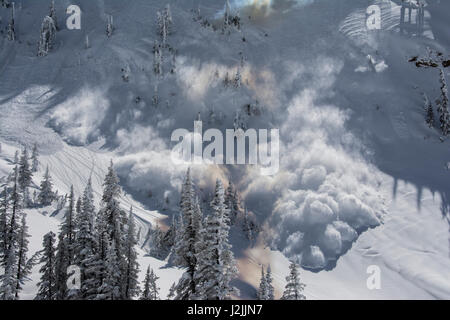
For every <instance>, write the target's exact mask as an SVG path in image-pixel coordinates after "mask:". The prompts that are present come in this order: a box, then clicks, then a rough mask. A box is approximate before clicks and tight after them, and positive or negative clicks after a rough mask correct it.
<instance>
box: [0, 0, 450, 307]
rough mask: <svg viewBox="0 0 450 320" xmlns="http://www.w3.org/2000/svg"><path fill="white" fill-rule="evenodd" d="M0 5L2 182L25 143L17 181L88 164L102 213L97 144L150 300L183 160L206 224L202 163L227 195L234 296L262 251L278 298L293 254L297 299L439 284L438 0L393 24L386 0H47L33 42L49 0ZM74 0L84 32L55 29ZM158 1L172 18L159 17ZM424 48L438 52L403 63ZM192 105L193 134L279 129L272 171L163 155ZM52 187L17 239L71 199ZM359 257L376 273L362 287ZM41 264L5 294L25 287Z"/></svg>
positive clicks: (249, 291)
mask: <svg viewBox="0 0 450 320" xmlns="http://www.w3.org/2000/svg"><path fill="white" fill-rule="evenodd" d="M9 2H11V1H0V4H2V3H3V4H5V5H4V6H1V5H0V18H1V19H0V28H1V30H2V31H3V32H2V34H0V143H1V150H0V187H1V188H0V190H3V189H4V188H5V187H6V188H7V189H8V188H12V185H13V183H12V182H11V181H12V180H11V173H12V172H13V169H14V166H15V163H14V161H15V160H14V157H15V153H16V151H18V152H19V155H20V153H21V152H22V150H23V148H24V147H27V148H28V150H29V151H31V150H32V148H33V146H34V145H36V146H37V147H38V149H39V153H40V155H39V161H40V165H39V170H38V171H37V172H35V173H33V178H32V181H31V183H30V185H29V191H28V192H29V194H30V196H32V194H33V192H34V191H36V192H39V185H40V183H41V181H42V180H43V179H44V178H45V177H44V174H45V170H46V167H48V169H49V173H50V175H51V178H52V181H53V188H54V190H56V191H57V192H58V195H59V196H61V195H62V196H64V195H66V194H69V193H70V189H71V186H73V190H74V194H75V197H76V198H78V197H82V196H83V192H84V190H85V188H86V185H87V184H88V181H89V179H91V183H92V190H93V196H94V201H93V203H94V205H95V207H96V209H97V210H98V209H100V208H102V207H103V206H105V203H104V202H102V193H103V192H104V189H103V187H104V186H103V183H104V181H105V176H106V175H107V174H108V167H109V164H110V160H112V161H113V163H114V170H115V172H117V175H118V177H119V179H120V187H121V189H122V192H121V194H120V196H118V198H117V200H118V201H119V202H120V209H121V210H123V211H124V212H128V211H129V209H130V207H132V208H133V214H134V215H133V216H134V222H135V224H136V231H139V233H138V234H139V239H138V240H137V242H138V245H137V249H136V250H137V255H138V258H137V261H138V262H139V265H140V268H139V269H140V271H139V280H140V282H141V284H143V283H144V278H145V272H146V270H147V266H149V265H150V266H151V267H152V268H153V270H154V271H155V273H156V275H157V276H158V277H159V280H157V284H158V286H159V287H160V288H161V291H160V296H161V298H163V299H164V298H166V297H167V295H168V294H169V288H170V287H171V286H172V284H173V283H174V282H178V280H179V279H180V278H181V280H182V281H180V282H181V283H182V282H183V279H187V278H186V274H189V271H187V272H186V273H184V272H185V271H186V270H189V268H185V267H186V266H185V265H183V263H177V262H176V261H177V259H176V258H174V256H176V254H175V253H174V252H175V251H176V250H177V249H179V248H178V247H179V246H178V245H177V244H174V245H173V247H171V248H170V249H168V248H166V247H164V248H162V249H161V248H159V247H157V245H156V244H155V241H156V240H155V239H156V238H158V234H159V233H158V232H161V234H163V233H165V234H166V235H167V233H166V232H167V231H168V230H172V229H171V228H172V227H173V225H174V222H172V221H178V220H177V219H179V216H180V214H179V213H180V200H181V202H183V195H186V193H183V190H184V192H186V187H184V189H182V185H183V183H186V182H185V175H186V171H187V169H188V168H191V174H192V180H193V184H194V185H195V187H194V188H193V190H194V191H195V194H196V195H198V197H199V201H198V203H197V202H195V204H193V208H194V211H195V210H197V207H198V211H200V210H201V211H202V212H203V216H205V217H208V218H205V219H204V221H203V224H204V226H205V230H209V229H207V228H206V226H207V225H208V224H209V225H213V224H214V221H213V220H214V217H215V216H214V212H216V211H217V208H215V207H214V205H213V206H211V205H210V202H211V201H212V200H213V199H215V200H217V199H218V198H220V197H218V196H217V187H216V189H214V186H215V181H216V179H220V180H221V181H222V183H223V184H224V187H225V189H226V188H227V186H228V184H229V183H232V184H233V185H234V186H235V188H236V194H238V195H239V199H240V203H239V204H237V205H236V206H235V207H233V208H235V209H236V212H238V213H237V214H236V219H235V221H233V222H232V223H231V229H230V237H229V241H230V244H231V245H232V250H233V253H234V257H235V259H236V264H237V267H238V273H237V277H236V278H235V279H234V280H233V281H231V283H232V285H233V286H236V287H237V288H238V289H239V290H240V292H239V293H236V292H234V293H232V294H230V295H231V296H232V297H233V298H236V299H255V298H257V291H258V286H259V285H260V277H261V267H262V266H264V268H265V270H266V271H267V267H268V266H269V265H270V268H271V272H272V276H273V287H274V290H275V298H277V299H278V298H280V297H281V296H282V295H283V292H284V290H285V286H286V279H285V278H286V277H287V276H288V274H289V272H290V270H289V265H290V261H294V262H296V263H298V264H299V265H300V268H299V273H300V279H301V281H302V282H303V283H304V284H305V285H306V287H305V289H304V292H303V294H304V295H305V296H306V298H307V299H450V276H449V274H450V271H449V270H450V211H449V208H450V203H449V201H450V199H449V198H450V172H449V168H450V165H449V163H450V144H449V141H448V135H447V136H446V135H445V134H443V131H442V130H441V128H440V125H441V124H442V119H440V116H441V115H442V114H444V115H445V114H446V113H445V112H444V111H442V107H441V108H439V105H442V101H443V100H444V99H443V96H442V92H443V91H444V90H442V89H441V85H442V79H444V82H445V80H446V79H447V82H448V81H449V80H448V79H450V72H449V70H450V68H449V67H448V65H446V63H448V59H450V58H449V53H450V31H449V30H450V29H449V19H448V12H450V11H449V9H450V3H447V2H445V1H437V0H427V1H426V2H424V5H425V6H424V11H423V16H421V14H420V12H419V11H418V10H416V9H414V10H413V11H412V14H411V19H412V21H413V22H415V21H420V19H421V17H423V24H421V25H420V26H419V27H420V28H419V27H417V26H415V25H413V26H411V25H407V26H405V24H401V21H402V18H401V17H402V15H403V12H404V10H405V9H404V8H403V9H402V1H381V0H341V1H333V0H289V1H288V0H253V1H252V0H230V1H227V3H225V1H224V0H208V1H206V0H205V1H201V0H200V1H193V0H170V1H166V2H159V1H146V0H133V1H119V0H72V1H66V0H56V1H55V6H54V8H55V16H56V17H57V26H58V31H56V29H55V35H54V40H53V42H52V46H51V47H50V48H49V50H48V52H45V54H41V56H38V53H42V48H43V47H42V46H41V45H39V46H38V42H39V40H40V36H42V34H40V30H41V28H42V26H43V21H44V17H45V16H47V15H49V13H50V9H49V7H50V5H51V1H50V0H49V1H31V0H22V1H16V3H15V5H14V29H15V33H14V36H15V39H14V40H13V41H12V40H9V39H8V38H9V36H10V34H9V33H8V24H9V23H10V21H11V14H12V5H6V3H9ZM412 2H415V1H412ZM412 2H411V3H412ZM422 2H423V1H422ZM224 3H225V5H224ZM408 3H410V2H408ZM71 4H73V5H77V6H79V8H80V9H81V12H82V14H81V20H80V21H81V29H80V30H69V29H68V28H67V27H66V19H67V18H68V17H69V14H66V9H67V7H69V5H71ZM166 4H170V11H171V21H172V23H168V22H167V23H168V24H167V25H166V24H163V27H164V28H163V29H161V19H162V18H161V14H160V18H159V20H158V21H159V22H157V16H158V12H161V13H162V14H164V10H165V9H164V8H165V6H166ZM408 5H410V6H412V8H415V7H414V5H413V4H408ZM369 9H370V10H369ZM377 10H379V14H380V20H379V21H378V20H373V21H372V20H370V19H371V15H372V14H374V13H375V14H376V13H377ZM406 12H407V10H406ZM227 15H229V16H230V18H229V19H230V20H229V21H230V22H229V24H226V27H224V16H225V17H227ZM406 16H407V14H406ZM111 17H112V18H113V19H112V18H111ZM236 17H239V19H237V18H236ZM111 19H112V23H111ZM225 19H227V18H225ZM233 19H234V20H233ZM407 19H408V17H407ZM51 21H54V20H51ZM163 21H165V20H163ZM226 21H228V20H226ZM372 22H373V23H374V24H373V25H377V24H378V23H379V26H378V27H373V26H372V27H371V26H370V25H369V24H370V23H372ZM164 23H165V22H164ZM166 28H167V29H166ZM50 29H51V24H50ZM161 30H163V31H161ZM41 31H42V30H41ZM161 32H162V34H163V35H161ZM41 39H42V38H41ZM38 47H39V48H38ZM44 47H45V46H44ZM429 50H431V51H430V52H434V55H432V58H433V59H434V61H438V62H439V63H438V64H437V65H436V66H434V67H433V66H432V67H429V68H419V67H418V65H417V64H415V63H413V62H416V61H417V59H428V58H430V57H429V56H428V52H429ZM44 51H45V50H44ZM438 53H439V54H438ZM414 57H416V58H415V59H412V58H414ZM411 59H412V60H411ZM419 66H420V65H419ZM440 70H442V72H441V75H440ZM424 96H426V97H427V101H429V102H430V104H431V108H432V109H431V110H432V114H433V115H434V121H435V122H434V127H432V128H430V125H429V124H427V123H426V118H427V110H424ZM436 100H440V102H439V103H437V102H436ZM425 107H428V105H427V106H425ZM428 115H429V113H428ZM447 116H448V114H447ZM444 118H445V117H444ZM200 119H201V120H202V121H203V131H206V130H207V129H218V130H220V131H222V132H225V130H226V129H233V128H234V129H238V128H242V129H244V130H246V129H279V139H280V141H279V145H280V150H279V170H278V172H277V173H276V174H274V175H262V174H261V171H260V170H259V169H260V168H259V166H258V165H212V164H206V163H203V164H190V163H185V164H182V165H179V164H175V163H174V162H173V161H172V158H171V151H172V148H173V147H174V145H175V143H174V142H172V141H171V135H172V133H173V131H174V130H176V129H179V128H185V129H187V130H189V131H193V130H194V121H195V120H200ZM446 121H448V124H449V125H450V117H448V118H447V120H446ZM8 190H9V189H8ZM194 191H193V192H194ZM227 195H228V196H229V195H230V194H229V193H227V192H225V196H227ZM194 198H195V196H194V197H193V198H192V199H191V200H193V199H194ZM61 199H62V198H61ZM227 199H228V198H227ZM227 199H225V200H227ZM58 203H59V201H56V200H55V201H53V202H52V204H51V205H49V206H47V205H45V206H43V205H36V203H35V204H34V205H30V206H28V207H26V208H25V209H24V210H23V211H24V212H25V213H26V216H27V224H28V226H29V232H30V234H31V237H30V238H29V243H30V244H29V256H31V255H32V254H34V253H35V252H37V251H39V250H42V241H43V237H44V235H45V234H47V233H48V232H50V231H53V232H54V233H55V234H56V235H58V232H59V231H60V230H59V229H60V224H61V223H62V222H63V221H64V219H65V218H64V212H65V211H66V210H67V207H68V204H67V202H66V203H65V204H64V207H63V208H58ZM225 205H227V204H226V203H225ZM182 206H183V204H182ZM216 207H217V202H216ZM227 208H228V207H227ZM233 210H234V209H233ZM233 210H232V211H233ZM181 212H182V213H183V212H184V211H183V209H181ZM233 212H234V211H233ZM216 218H217V217H216ZM249 221H250V222H249ZM184 223H186V221H185V222H184ZM249 226H251V228H250V227H249ZM250 229H251V231H249V230H250ZM205 232H206V231H205ZM227 232H228V231H227ZM206 233H207V232H206ZM199 234H200V235H201V232H200V233H199ZM202 236H203V237H205V238H204V239H208V235H207V234H206V235H205V234H203V235H202ZM167 237H168V236H167ZM56 238H57V237H56ZM249 238H250V239H249ZM158 239H159V238H158ZM209 240H211V239H209ZM158 241H159V240H158ZM174 241H177V240H176V236H175V240H174ZM205 241H206V240H205ZM211 241H212V240H211ZM163 242H164V241H163V240H161V243H163ZM164 245H166V243H164ZM224 247H226V246H224ZM180 250H181V249H180ZM196 250H197V249H196ZM161 252H162V253H161ZM169 252H170V254H169ZM199 257H201V255H199ZM174 259H175V260H174ZM205 259H206V258H205ZM374 266H375V270H377V271H379V276H380V281H381V286H380V287H378V288H375V289H374V288H372V289H369V287H370V285H369V284H368V281H369V280H368V279H371V278H370V277H371V273H372V272H371V271H370V270H374V269H373V267H374ZM40 267H41V265H35V266H34V267H33V270H32V273H31V275H30V277H31V281H27V282H26V283H25V286H24V289H23V291H22V292H21V293H20V294H19V296H20V298H21V299H33V298H34V297H35V296H36V294H37V291H38V286H37V284H38V282H39V281H40V280H39V279H40V277H41V272H40V271H39V269H40ZM183 273H184V276H182V274H183ZM205 296H207V297H210V296H211V294H210V293H205Z"/></svg>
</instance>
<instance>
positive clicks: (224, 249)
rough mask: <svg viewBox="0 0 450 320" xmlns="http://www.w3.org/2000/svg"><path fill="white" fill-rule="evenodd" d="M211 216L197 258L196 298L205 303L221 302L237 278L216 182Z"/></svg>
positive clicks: (223, 207)
mask: <svg viewBox="0 0 450 320" xmlns="http://www.w3.org/2000/svg"><path fill="white" fill-rule="evenodd" d="M211 209H212V213H211V215H209V216H208V217H207V218H206V222H205V233H204V234H205V238H204V243H205V249H204V250H202V252H199V254H198V258H197V259H198V264H199V266H198V268H197V275H196V276H197V279H198V284H197V296H198V297H199V298H201V299H206V300H225V299H229V298H230V296H231V294H233V293H237V289H235V288H234V287H232V286H231V284H230V282H231V280H233V279H234V278H236V276H237V267H236V262H235V260H234V256H233V252H232V251H231V245H230V244H229V241H228V233H229V229H230V226H229V225H228V223H227V222H226V216H227V214H228V213H227V209H226V207H225V198H224V189H223V185H222V182H221V181H220V180H217V182H216V189H215V193H214V199H213V200H212V202H211Z"/></svg>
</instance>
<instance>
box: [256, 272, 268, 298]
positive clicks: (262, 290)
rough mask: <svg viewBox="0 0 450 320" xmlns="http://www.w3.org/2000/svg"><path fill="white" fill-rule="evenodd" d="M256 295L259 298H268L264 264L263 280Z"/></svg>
mask: <svg viewBox="0 0 450 320" xmlns="http://www.w3.org/2000/svg"><path fill="white" fill-rule="evenodd" d="M256 296H257V298H258V300H267V279H266V275H265V273H264V266H261V280H260V282H259V288H258V292H257V294H256Z"/></svg>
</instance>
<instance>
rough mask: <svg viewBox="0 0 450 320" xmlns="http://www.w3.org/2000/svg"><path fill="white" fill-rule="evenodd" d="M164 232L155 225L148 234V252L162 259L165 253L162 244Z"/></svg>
mask: <svg viewBox="0 0 450 320" xmlns="http://www.w3.org/2000/svg"><path fill="white" fill-rule="evenodd" d="M163 241H164V232H163V231H162V230H161V229H160V228H159V227H158V226H156V227H155V229H153V230H151V236H150V254H151V255H152V256H153V257H155V258H160V259H162V258H163V257H164V256H165V255H167V252H166V248H165V246H164V242H163Z"/></svg>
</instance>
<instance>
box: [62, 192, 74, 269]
mask: <svg viewBox="0 0 450 320" xmlns="http://www.w3.org/2000/svg"><path fill="white" fill-rule="evenodd" d="M75 217H76V216H75V194H74V191H73V185H72V186H71V187H70V193H69V205H68V207H67V209H66V212H65V214H64V220H63V222H62V223H61V234H62V236H63V238H64V240H65V247H66V251H67V257H66V260H67V263H68V265H71V264H73V260H74V252H73V250H74V245H75V234H76V229H75V228H76V225H75Z"/></svg>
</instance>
